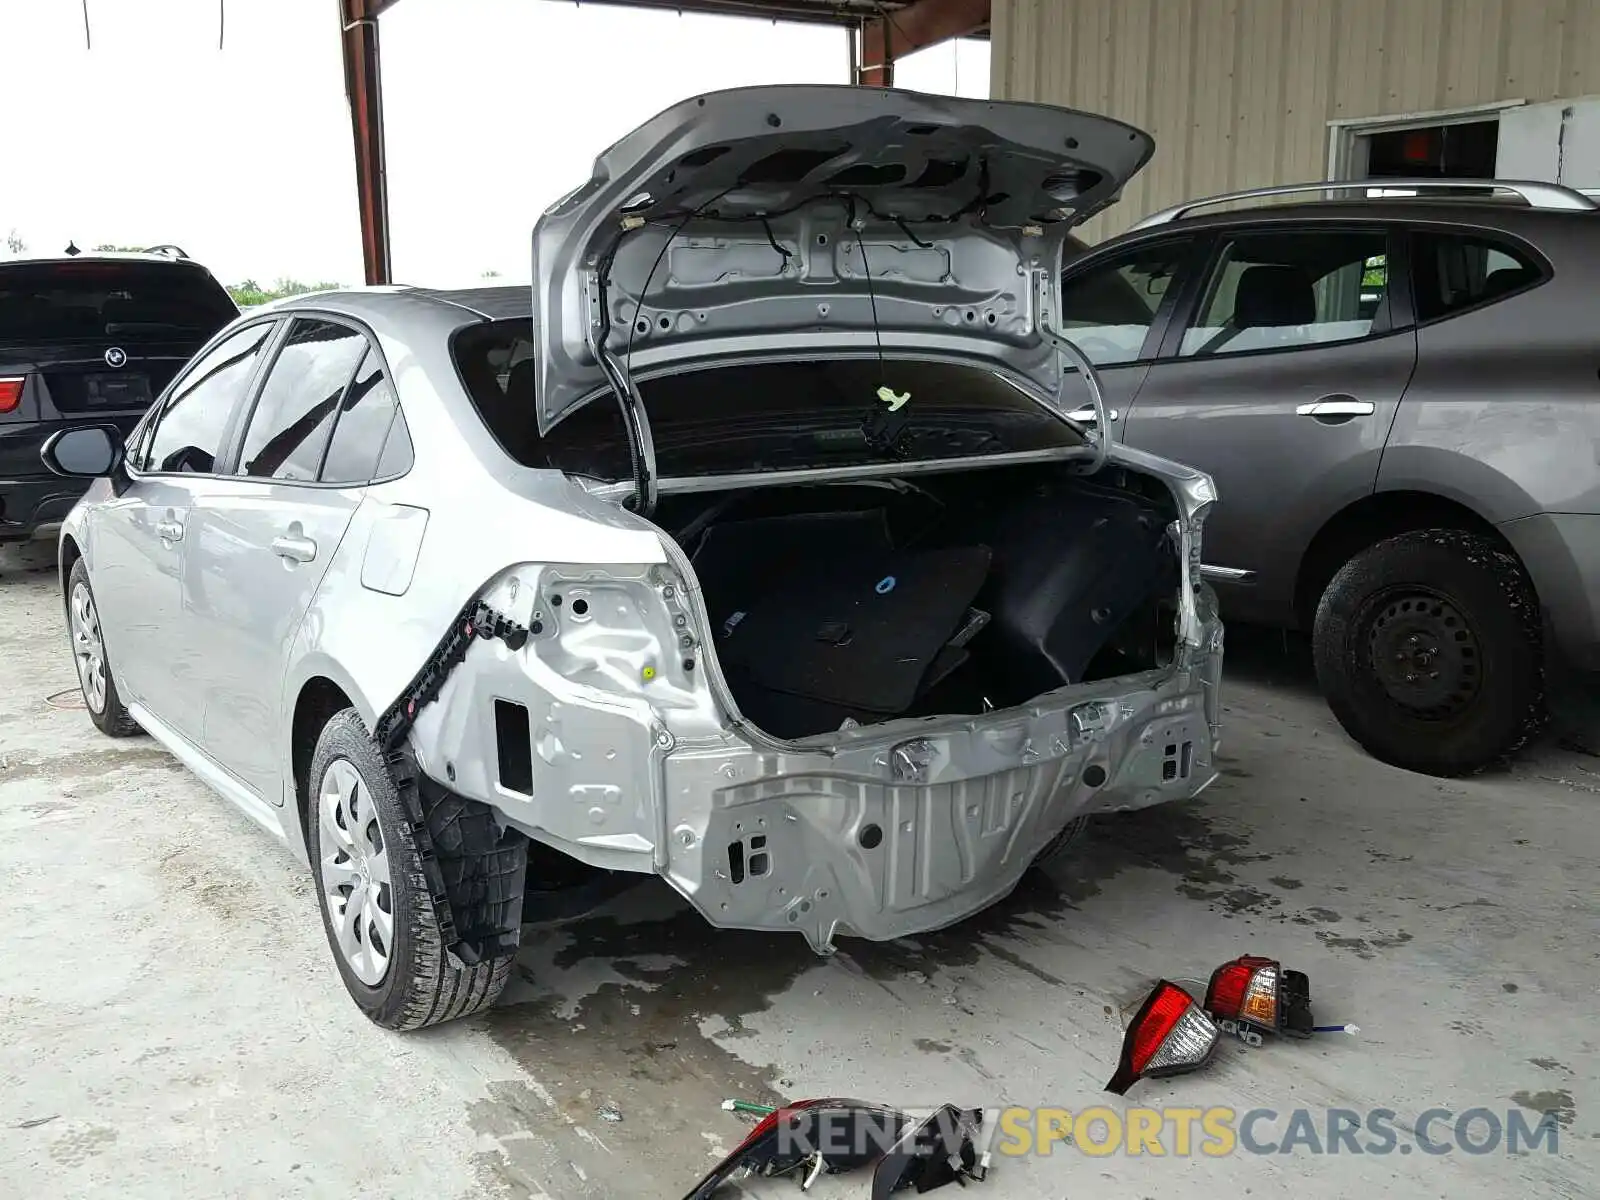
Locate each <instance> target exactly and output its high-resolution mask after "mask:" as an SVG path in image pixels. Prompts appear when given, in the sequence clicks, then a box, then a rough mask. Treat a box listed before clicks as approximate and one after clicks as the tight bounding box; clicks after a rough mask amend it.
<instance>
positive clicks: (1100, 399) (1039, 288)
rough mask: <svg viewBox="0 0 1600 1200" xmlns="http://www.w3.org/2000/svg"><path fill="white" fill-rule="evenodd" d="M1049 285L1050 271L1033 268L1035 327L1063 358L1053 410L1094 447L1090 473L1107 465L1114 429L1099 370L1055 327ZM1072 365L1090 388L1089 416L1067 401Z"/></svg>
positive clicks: (1053, 297) (1053, 305)
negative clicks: (1092, 413) (1069, 422)
mask: <svg viewBox="0 0 1600 1200" xmlns="http://www.w3.org/2000/svg"><path fill="white" fill-rule="evenodd" d="M1050 285H1051V277H1050V272H1049V271H1046V270H1044V269H1043V268H1035V269H1034V271H1033V311H1034V313H1035V328H1036V329H1037V331H1038V334H1039V336H1040V337H1041V338H1043V339H1044V340H1045V341H1046V342H1048V343H1049V344H1050V345H1052V346H1054V347H1055V349H1056V351H1057V352H1058V353H1059V354H1060V355H1061V359H1062V361H1061V362H1060V363H1059V364H1058V365H1057V369H1058V370H1059V371H1060V372H1061V381H1060V382H1059V383H1058V384H1057V385H1056V403H1055V407H1056V411H1057V412H1058V413H1059V414H1060V415H1061V416H1063V417H1065V418H1066V419H1067V420H1068V421H1071V422H1072V424H1073V425H1074V426H1076V427H1077V428H1078V429H1079V430H1081V431H1082V433H1083V436H1084V439H1085V440H1086V441H1087V442H1088V443H1089V445H1090V446H1092V447H1093V448H1094V459H1093V460H1092V461H1091V462H1090V464H1089V467H1088V472H1089V474H1091V475H1092V474H1093V473H1094V472H1096V471H1098V470H1099V469H1100V468H1101V467H1103V466H1105V465H1106V456H1107V455H1108V454H1109V453H1110V452H1111V441H1112V437H1113V434H1114V431H1113V430H1112V427H1111V420H1109V419H1108V417H1109V416H1110V414H1108V413H1107V411H1106V396H1105V391H1104V389H1102V388H1101V386H1100V373H1099V372H1098V371H1096V370H1095V369H1094V364H1093V363H1092V362H1090V361H1089V359H1088V356H1087V355H1085V354H1084V352H1083V351H1082V350H1080V349H1078V346H1077V344H1076V343H1075V342H1073V340H1072V339H1071V338H1069V337H1067V335H1066V334H1064V333H1062V332H1061V331H1060V330H1058V329H1057V328H1056V327H1055V319H1056V314H1055V296H1054V293H1053V292H1052V290H1051V286H1050ZM1072 367H1076V368H1077V370H1078V373H1079V374H1081V375H1082V376H1083V382H1084V384H1085V385H1086V386H1087V387H1088V389H1089V400H1090V402H1091V403H1092V404H1093V406H1094V415H1093V417H1092V418H1091V417H1089V415H1088V414H1087V413H1079V412H1075V411H1074V410H1073V408H1072V406H1070V405H1069V404H1068V403H1067V387H1068V386H1069V384H1070V383H1071V380H1072V372H1071V370H1069V368H1072ZM1085 418H1087V419H1085Z"/></svg>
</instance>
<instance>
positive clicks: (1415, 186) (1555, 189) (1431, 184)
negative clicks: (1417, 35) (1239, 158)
mask: <svg viewBox="0 0 1600 1200" xmlns="http://www.w3.org/2000/svg"><path fill="white" fill-rule="evenodd" d="M1379 188H1381V189H1383V190H1385V191H1388V190H1390V189H1403V190H1406V191H1417V192H1422V191H1443V190H1446V189H1450V190H1454V189H1456V188H1495V189H1497V190H1499V191H1502V192H1510V193H1512V194H1513V195H1515V196H1519V197H1521V199H1522V200H1523V202H1524V203H1526V204H1527V205H1528V207H1529V208H1547V209H1560V210H1564V211H1567V212H1587V211H1589V210H1592V209H1595V208H1600V204H1596V203H1595V201H1594V200H1593V199H1592V198H1591V197H1589V196H1586V195H1584V194H1583V193H1582V192H1580V191H1577V190H1576V189H1575V188H1569V187H1564V186H1562V185H1561V184H1559V183H1540V182H1538V181H1536V180H1523V179H1439V178H1431V179H1324V180H1322V181H1321V182H1319V183H1285V184H1279V185H1277V186H1275V187H1260V188H1250V189H1248V190H1246V191H1242V192H1225V193H1224V194H1222V195H1220V196H1206V197H1204V198H1202V199H1199V200H1189V201H1185V202H1184V203H1183V204H1175V205H1173V206H1172V207H1171V208H1164V209H1162V210H1161V211H1160V212H1157V213H1152V214H1151V215H1150V216H1148V217H1146V218H1145V219H1144V220H1142V221H1140V222H1139V223H1138V224H1137V225H1135V226H1134V227H1133V228H1134V229H1149V228H1151V227H1153V226H1156V225H1166V224H1169V223H1171V222H1173V221H1176V220H1178V219H1180V218H1182V217H1186V216H1188V215H1189V214H1190V213H1191V212H1193V211H1194V210H1195V209H1197V208H1206V207H1209V206H1210V205H1213V204H1227V203H1229V202H1231V201H1234V200H1258V199H1263V198H1265V197H1268V196H1293V195H1297V194H1299V193H1301V192H1348V191H1351V190H1360V191H1361V192H1367V191H1372V190H1376V189H1379ZM1362 198H1363V199H1364V198H1365V197H1362ZM1388 198H1389V197H1385V199H1388Z"/></svg>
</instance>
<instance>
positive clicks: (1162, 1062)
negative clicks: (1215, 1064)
mask: <svg viewBox="0 0 1600 1200" xmlns="http://www.w3.org/2000/svg"><path fill="white" fill-rule="evenodd" d="M1218 1036H1219V1035H1218V1033H1217V1027H1216V1026H1215V1025H1214V1024H1212V1022H1211V1018H1210V1017H1208V1016H1206V1014H1205V1012H1204V1011H1203V1010H1202V1009H1201V1008H1200V1006H1199V1005H1198V1004H1196V1003H1195V1002H1194V997H1193V996H1191V995H1189V993H1188V992H1186V991H1184V990H1183V989H1182V988H1181V987H1179V986H1178V985H1177V984H1175V983H1168V982H1167V981H1166V980H1165V979H1163V980H1161V981H1159V982H1158V983H1157V984H1156V986H1155V990H1154V991H1152V992H1151V993H1150V995H1149V996H1148V997H1146V999H1145V1002H1144V1004H1143V1005H1141V1006H1140V1008H1139V1011H1138V1013H1137V1014H1136V1015H1135V1016H1134V1018H1133V1022H1132V1023H1131V1024H1130V1025H1129V1026H1128V1032H1127V1035H1126V1036H1125V1037H1124V1038H1123V1039H1122V1059H1121V1061H1120V1062H1119V1063H1118V1064H1117V1073H1116V1074H1115V1075H1113V1076H1112V1077H1111V1082H1110V1083H1108V1084H1106V1091H1108V1092H1112V1093H1114V1094H1115V1095H1118V1096H1121V1095H1125V1094H1126V1093H1127V1091H1128V1089H1129V1088H1130V1087H1132V1086H1133V1085H1134V1083H1136V1082H1137V1081H1138V1080H1139V1079H1140V1078H1141V1077H1143V1076H1146V1075H1149V1076H1161V1075H1182V1074H1183V1073H1184V1072H1186V1071H1194V1070H1197V1069H1199V1068H1200V1067H1203V1066H1205V1064H1206V1063H1207V1062H1208V1061H1209V1060H1210V1058H1211V1052H1212V1051H1213V1050H1215V1049H1216V1048H1217V1038H1218Z"/></svg>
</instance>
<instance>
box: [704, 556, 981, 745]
mask: <svg viewBox="0 0 1600 1200" xmlns="http://www.w3.org/2000/svg"><path fill="white" fill-rule="evenodd" d="M989 557H990V556H989V548H988V547H987V546H955V547H950V548H944V549H935V550H919V551H894V550H888V551H874V552H871V553H866V552H862V551H861V550H859V549H857V550H855V551H854V552H850V551H845V552H842V553H841V552H836V553H834V554H832V555H830V556H824V557H819V558H813V559H810V560H809V561H802V562H798V563H796V564H795V565H794V566H793V567H792V568H791V569H790V570H789V571H788V572H786V573H784V574H783V575H781V576H779V578H778V579H777V581H776V586H775V587H774V588H773V589H772V590H771V591H769V592H768V593H767V595H766V596H764V597H763V598H762V599H760V600H759V601H757V602H755V603H754V604H752V605H751V607H750V608H749V609H748V610H747V611H744V612H743V613H742V614H740V613H735V614H732V615H730V617H729V621H730V622H731V624H732V627H731V629H729V631H728V632H727V634H726V635H725V636H724V637H723V638H722V640H721V642H720V644H719V646H718V649H717V653H718V657H719V658H720V660H721V662H722V664H723V667H724V669H725V670H728V671H730V672H735V673H737V674H739V675H742V676H744V677H746V678H748V679H749V680H750V681H751V682H753V683H754V684H755V685H756V686H757V687H760V688H762V689H765V690H767V691H770V692H777V693H781V694H783V695H786V696H792V697H795V698H797V699H800V700H802V701H809V702H811V704H815V705H820V706H823V707H824V708H827V707H834V708H837V709H840V710H845V711H847V712H861V713H865V714H871V715H874V716H878V717H887V716H896V715H899V714H901V713H904V712H906V711H907V710H909V709H910V708H911V707H912V705H913V704H915V703H916V701H917V699H918V697H919V696H920V695H921V694H922V692H923V690H924V688H925V686H926V685H927V683H928V682H930V680H929V674H930V672H929V668H930V666H931V665H932V664H933V662H934V660H935V659H936V658H938V657H939V655H940V652H941V651H943V650H944V649H945V647H946V645H947V644H948V643H949V642H950V640H951V639H952V638H953V637H954V636H955V635H956V634H957V632H959V631H960V630H961V628H962V627H963V626H964V625H965V624H966V621H967V617H968V613H969V611H970V609H971V607H972V602H973V599H974V598H975V597H976V596H977V594H978V592H979V590H980V589H981V588H982V587H983V584H984V580H985V579H986V578H987V577H988V573H989Z"/></svg>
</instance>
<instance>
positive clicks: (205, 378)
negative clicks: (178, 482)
mask: <svg viewBox="0 0 1600 1200" xmlns="http://www.w3.org/2000/svg"><path fill="white" fill-rule="evenodd" d="M276 327H277V324H276V322H273V321H263V322H262V323H261V324H259V325H248V326H246V327H245V328H243V329H241V330H239V331H238V332H237V333H235V334H233V335H232V336H230V337H228V338H226V339H225V340H223V341H222V342H221V343H219V344H218V345H217V346H215V347H213V348H212V350H211V351H210V352H209V353H207V354H206V355H205V356H204V357H203V358H201V359H200V360H199V361H198V362H196V363H195V364H194V367H193V368H192V369H191V370H190V371H189V372H188V374H187V375H185V376H184V378H183V381H182V382H181V383H180V384H179V385H178V387H177V389H176V390H175V391H174V392H173V395H172V398H171V399H170V400H169V401H168V402H167V406H166V410H165V411H164V412H162V414H161V416H160V417H159V418H158V419H157V421H156V426H155V429H154V431H153V432H152V433H151V435H150V437H149V438H147V439H146V445H147V446H148V447H149V449H148V450H147V451H146V452H145V457H144V461H143V465H144V469H145V470H147V471H194V472H198V473H200V474H209V473H210V472H211V471H212V470H214V469H215V466H216V460H217V455H218V454H219V453H221V451H222V438H223V435H224V434H225V433H226V432H227V429H228V422H229V421H230V420H231V419H232V417H233V413H234V410H235V409H237V408H238V406H239V405H240V404H241V403H242V402H243V400H244V398H245V389H246V388H247V387H248V385H249V383H250V378H251V375H252V373H253V372H254V371H255V368H256V360H257V359H258V358H260V356H261V347H262V346H263V345H265V344H266V341H267V339H268V337H270V336H271V334H272V331H273V330H274V329H275V328H276Z"/></svg>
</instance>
